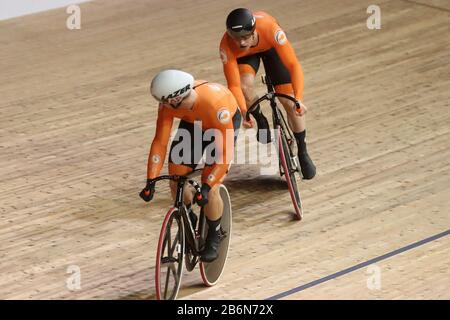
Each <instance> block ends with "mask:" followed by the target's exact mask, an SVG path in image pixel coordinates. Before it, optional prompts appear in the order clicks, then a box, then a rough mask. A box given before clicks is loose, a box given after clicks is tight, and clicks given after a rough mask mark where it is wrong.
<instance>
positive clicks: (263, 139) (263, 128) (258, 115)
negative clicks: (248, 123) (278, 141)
mask: <svg viewBox="0 0 450 320" xmlns="http://www.w3.org/2000/svg"><path fill="white" fill-rule="evenodd" d="M250 114H251V115H252V116H253V117H254V118H255V120H256V123H257V124H258V130H257V133H256V140H258V142H260V143H263V144H267V143H270V142H271V141H272V137H271V134H270V128H269V122H268V121H267V118H266V117H265V116H264V115H263V114H262V112H261V108H260V107H259V106H258V107H257V108H256V109H255V110H253V111H252V112H251V113H250Z"/></svg>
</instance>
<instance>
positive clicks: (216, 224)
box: [206, 217, 222, 233]
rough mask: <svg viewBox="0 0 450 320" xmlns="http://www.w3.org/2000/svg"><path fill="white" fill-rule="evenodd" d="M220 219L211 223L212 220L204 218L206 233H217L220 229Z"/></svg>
mask: <svg viewBox="0 0 450 320" xmlns="http://www.w3.org/2000/svg"><path fill="white" fill-rule="evenodd" d="M220 219H222V217H220V218H219V219H217V220H215V221H212V220H209V219H208V217H206V222H207V223H208V233H209V232H212V231H213V230H214V231H215V232H218V231H219V228H220Z"/></svg>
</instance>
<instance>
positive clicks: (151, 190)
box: [139, 179, 155, 202]
mask: <svg viewBox="0 0 450 320" xmlns="http://www.w3.org/2000/svg"><path fill="white" fill-rule="evenodd" d="M154 194H155V183H154V182H152V180H150V179H147V185H146V186H145V188H144V189H142V191H141V192H140V193H139V196H140V197H141V198H142V199H143V200H144V201H145V202H149V201H151V200H152V199H153V195H154Z"/></svg>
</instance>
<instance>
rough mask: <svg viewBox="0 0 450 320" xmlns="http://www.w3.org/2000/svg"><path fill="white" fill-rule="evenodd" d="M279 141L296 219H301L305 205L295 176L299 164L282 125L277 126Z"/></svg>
mask: <svg viewBox="0 0 450 320" xmlns="http://www.w3.org/2000/svg"><path fill="white" fill-rule="evenodd" d="M277 140H278V141H277V143H278V153H279V155H280V162H281V166H282V168H283V171H284V177H285V179H286V183H287V186H288V189H289V194H290V195H291V200H292V204H293V205H294V210H295V215H294V217H295V219H297V220H301V219H302V217H303V207H302V201H301V198H300V193H299V191H298V186H297V179H296V178H295V172H296V171H297V164H296V162H295V155H293V153H292V150H291V148H290V147H289V144H288V142H287V140H286V135H285V134H284V131H282V130H281V126H280V125H278V126H277Z"/></svg>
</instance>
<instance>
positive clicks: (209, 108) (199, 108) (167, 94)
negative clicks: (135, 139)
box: [140, 70, 241, 262]
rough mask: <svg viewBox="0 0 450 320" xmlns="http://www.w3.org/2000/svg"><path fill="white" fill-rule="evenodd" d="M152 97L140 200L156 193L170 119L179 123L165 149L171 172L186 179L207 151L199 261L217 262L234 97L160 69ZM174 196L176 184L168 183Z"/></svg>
mask: <svg viewBox="0 0 450 320" xmlns="http://www.w3.org/2000/svg"><path fill="white" fill-rule="evenodd" d="M151 93H152V95H153V96H154V97H155V99H156V100H158V101H159V102H160V103H159V110H158V120H157V123H156V133H155V137H154V139H153V142H152V145H151V149H150V153H149V157H148V165H147V185H146V186H145V188H144V189H143V190H142V191H141V193H140V196H141V198H142V199H144V200H145V201H147V202H148V201H150V200H151V199H152V198H153V195H154V193H155V185H154V184H153V183H152V182H151V179H153V178H155V177H157V176H158V175H159V174H160V171H161V168H162V166H163V163H164V159H165V156H166V151H167V144H168V142H169V138H170V133H171V128H172V124H173V120H174V118H179V119H181V120H180V123H179V126H178V130H177V133H176V135H175V138H174V139H173V142H172V144H171V147H170V151H169V174H170V175H172V174H175V175H183V176H184V175H187V174H189V173H190V172H192V171H193V170H194V169H195V168H196V167H197V165H198V163H199V162H200V160H201V158H202V156H203V154H204V153H206V160H205V167H204V169H203V171H202V187H201V192H202V198H203V200H202V201H201V202H200V205H204V210H205V216H206V221H207V223H208V227H209V229H208V230H209V231H208V235H207V238H206V244H205V248H204V250H203V251H202V254H201V259H202V261H204V262H211V261H213V260H215V259H216V258H217V254H218V253H217V250H218V247H219V242H220V238H219V236H220V233H219V230H220V219H221V216H222V209H223V203H222V199H221V197H220V195H219V185H220V183H221V182H222V181H223V179H224V178H225V176H226V174H227V173H228V170H229V167H230V164H231V160H232V157H233V153H234V142H235V139H236V137H237V133H238V130H239V127H240V124H241V113H240V111H239V108H238V104H237V102H236V99H235V98H234V96H233V94H232V93H231V92H230V91H229V90H228V89H227V88H226V87H224V86H222V85H220V84H218V83H209V82H207V81H203V80H198V81H195V80H194V78H193V77H192V75H190V74H188V73H186V72H183V71H180V70H164V71H162V72H160V73H159V74H157V75H156V76H155V78H153V80H152V84H151ZM170 188H171V191H172V196H173V198H175V195H176V189H177V183H176V182H174V181H171V182H170ZM192 200H193V193H192V190H188V189H185V192H184V203H185V204H186V207H187V209H188V212H189V216H190V218H191V221H192V222H193V224H194V227H195V224H196V223H197V216H196V215H195V213H193V212H192V208H191V203H192Z"/></svg>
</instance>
